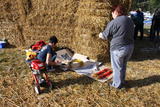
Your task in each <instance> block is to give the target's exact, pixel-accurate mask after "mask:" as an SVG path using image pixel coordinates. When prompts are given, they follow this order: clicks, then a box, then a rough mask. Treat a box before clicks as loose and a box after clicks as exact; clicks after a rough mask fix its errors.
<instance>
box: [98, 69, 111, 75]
mask: <svg viewBox="0 0 160 107" xmlns="http://www.w3.org/2000/svg"><path fill="white" fill-rule="evenodd" d="M108 70H110V69H109V68H105V69H103V70H100V71H99V72H97V73H96V75H100V74H102V73H104V72H107V71H108Z"/></svg>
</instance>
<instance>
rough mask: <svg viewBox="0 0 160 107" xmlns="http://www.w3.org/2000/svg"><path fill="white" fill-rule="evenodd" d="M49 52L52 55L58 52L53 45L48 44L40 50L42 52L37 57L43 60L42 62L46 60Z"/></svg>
mask: <svg viewBox="0 0 160 107" xmlns="http://www.w3.org/2000/svg"><path fill="white" fill-rule="evenodd" d="M48 53H49V54H51V55H52V57H53V56H54V55H56V53H55V52H54V51H53V50H52V47H51V46H50V45H46V46H44V47H42V49H41V50H40V52H39V54H38V56H37V59H39V60H41V61H42V62H45V61H46V57H47V54H48ZM54 59H55V58H54Z"/></svg>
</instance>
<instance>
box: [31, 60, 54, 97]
mask: <svg viewBox="0 0 160 107" xmlns="http://www.w3.org/2000/svg"><path fill="white" fill-rule="evenodd" d="M29 66H30V68H31V70H32V77H33V85H34V90H35V92H36V93H37V94H40V93H41V87H47V88H48V89H49V90H51V89H52V83H51V81H50V80H49V78H48V75H47V74H46V73H47V69H46V65H45V64H44V63H43V62H41V61H40V60H38V59H34V60H32V61H31V62H30V63H29Z"/></svg>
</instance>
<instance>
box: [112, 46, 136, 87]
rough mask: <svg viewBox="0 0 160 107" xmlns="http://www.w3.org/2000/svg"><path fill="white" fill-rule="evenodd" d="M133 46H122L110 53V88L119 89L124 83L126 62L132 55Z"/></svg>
mask: <svg viewBox="0 0 160 107" xmlns="http://www.w3.org/2000/svg"><path fill="white" fill-rule="evenodd" d="M133 49H134V45H133V44H131V45H126V46H122V47H120V48H119V49H116V50H113V51H111V65H112V68H113V83H112V86H113V87H115V88H119V87H120V86H121V85H122V84H124V83H125V76H126V66H127V61H128V60H129V58H130V57H131V55H132V53H133Z"/></svg>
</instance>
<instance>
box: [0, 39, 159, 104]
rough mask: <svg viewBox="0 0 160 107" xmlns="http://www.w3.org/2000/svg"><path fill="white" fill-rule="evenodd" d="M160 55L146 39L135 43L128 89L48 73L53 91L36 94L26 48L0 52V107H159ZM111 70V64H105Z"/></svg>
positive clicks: (61, 74) (128, 70) (80, 76)
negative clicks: (26, 61) (26, 59)
mask: <svg viewBox="0 0 160 107" xmlns="http://www.w3.org/2000/svg"><path fill="white" fill-rule="evenodd" d="M159 54H160V52H159V50H157V49H155V48H153V43H152V42H150V41H149V39H148V38H147V37H145V38H144V40H139V39H137V40H136V41H135V50H134V54H133V56H132V58H131V60H130V61H129V62H128V66H127V78H126V80H127V83H128V84H127V87H126V88H125V89H122V90H116V89H113V88H110V87H109V86H108V85H107V83H100V82H98V81H95V80H93V79H90V78H88V77H86V76H83V75H78V74H76V73H75V72H73V71H68V72H60V71H55V72H53V73H49V77H50V79H51V80H52V81H53V85H54V88H53V89H52V91H51V92H49V93H43V94H41V95H36V94H35V93H34V90H33V87H32V85H31V82H32V78H31V71H30V69H29V68H28V66H27V64H26V63H25V52H24V49H23V48H8V49H1V50H0V105H1V107H159V106H160V55H159ZM106 65H107V66H109V67H110V63H106Z"/></svg>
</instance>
